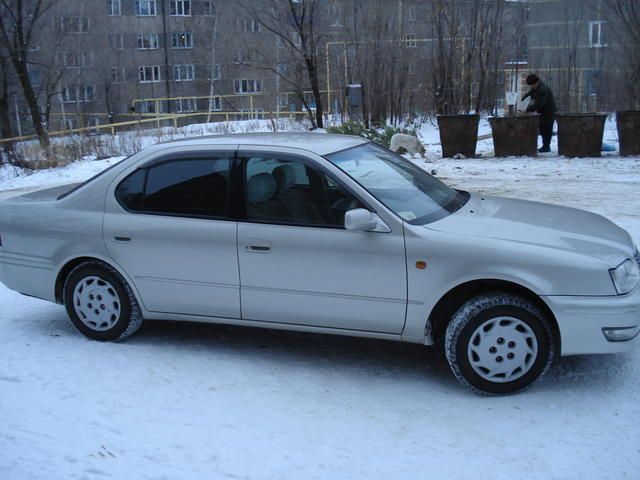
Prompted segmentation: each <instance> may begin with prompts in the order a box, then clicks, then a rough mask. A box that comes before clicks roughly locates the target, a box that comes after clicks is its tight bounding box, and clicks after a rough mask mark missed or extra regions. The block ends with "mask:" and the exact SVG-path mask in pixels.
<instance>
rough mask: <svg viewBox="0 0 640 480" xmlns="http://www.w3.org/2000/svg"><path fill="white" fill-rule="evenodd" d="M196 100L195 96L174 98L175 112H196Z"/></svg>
mask: <svg viewBox="0 0 640 480" xmlns="http://www.w3.org/2000/svg"><path fill="white" fill-rule="evenodd" d="M197 111H198V101H197V100H196V99H195V98H178V99H177V100H176V112H178V113H185V112H197Z"/></svg>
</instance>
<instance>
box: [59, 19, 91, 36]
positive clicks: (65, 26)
mask: <svg viewBox="0 0 640 480" xmlns="http://www.w3.org/2000/svg"><path fill="white" fill-rule="evenodd" d="M56 28H57V29H58V31H59V32H63V33H89V17H58V18H57V19H56Z"/></svg>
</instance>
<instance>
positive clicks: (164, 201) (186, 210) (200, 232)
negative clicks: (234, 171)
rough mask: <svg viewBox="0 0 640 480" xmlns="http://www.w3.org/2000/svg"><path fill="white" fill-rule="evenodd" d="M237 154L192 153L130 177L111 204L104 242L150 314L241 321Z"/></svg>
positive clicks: (108, 210)
mask: <svg viewBox="0 0 640 480" xmlns="http://www.w3.org/2000/svg"><path fill="white" fill-rule="evenodd" d="M234 153H235V149H233V150H231V149H230V150H229V151H228V152H219V153H218V154H205V155H198V154H193V153H191V154H187V155H182V156H180V157H175V158H170V159H168V160H163V161H161V162H157V163H154V164H153V165H150V166H148V167H147V168H141V169H139V170H136V171H135V172H132V173H131V174H130V175H129V176H128V177H127V178H126V179H124V180H123V181H121V182H120V183H119V185H118V186H117V188H116V189H115V192H113V194H112V195H111V194H110V196H109V198H108V200H107V208H106V214H105V220H104V238H105V244H106V245H107V248H108V250H109V253H110V254H111V256H112V257H113V258H114V260H115V261H116V262H117V263H118V264H119V265H120V266H121V267H122V268H123V269H124V270H125V271H126V272H127V274H128V275H129V276H130V277H131V278H132V280H133V282H134V284H135V286H136V288H137V289H138V291H139V293H140V296H141V298H142V302H143V304H144V306H145V307H146V309H147V310H149V311H152V312H164V313H174V314H187V315H198V316H218V317H231V318H240V280H239V276H238V256H237V247H236V230H237V223H236V221H235V220H234V219H232V218H231V215H230V213H229V190H230V171H231V164H232V162H233V155H234Z"/></svg>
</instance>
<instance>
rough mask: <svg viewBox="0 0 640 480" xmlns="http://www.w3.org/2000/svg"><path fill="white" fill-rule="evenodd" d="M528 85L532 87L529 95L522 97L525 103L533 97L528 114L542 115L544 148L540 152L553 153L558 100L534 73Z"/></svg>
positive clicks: (541, 125)
mask: <svg viewBox="0 0 640 480" xmlns="http://www.w3.org/2000/svg"><path fill="white" fill-rule="evenodd" d="M527 85H529V86H530V87H531V89H530V90H529V93H527V94H526V95H525V96H524V97H522V101H523V102H524V101H525V100H526V99H527V98H528V97H531V100H532V102H530V104H529V106H528V107H527V112H538V113H539V114H540V135H541V136H542V148H541V149H540V150H539V152H541V153H542V152H550V151H551V137H552V136H553V122H555V120H556V112H557V110H558V109H557V107H556V100H555V98H553V92H552V91H551V89H550V88H549V87H548V86H547V85H546V84H544V83H543V82H542V81H541V80H540V77H538V75H536V74H535V73H532V74H531V75H529V76H528V77H527Z"/></svg>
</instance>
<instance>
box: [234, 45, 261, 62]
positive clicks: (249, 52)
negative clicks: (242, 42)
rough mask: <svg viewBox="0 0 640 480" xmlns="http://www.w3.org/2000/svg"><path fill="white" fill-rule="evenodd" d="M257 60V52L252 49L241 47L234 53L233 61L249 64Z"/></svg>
mask: <svg viewBox="0 0 640 480" xmlns="http://www.w3.org/2000/svg"><path fill="white" fill-rule="evenodd" d="M257 61H258V52H257V51H256V50H254V49H244V48H243V49H242V50H238V53H237V54H236V58H235V63H240V64H250V63H256V62H257Z"/></svg>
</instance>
